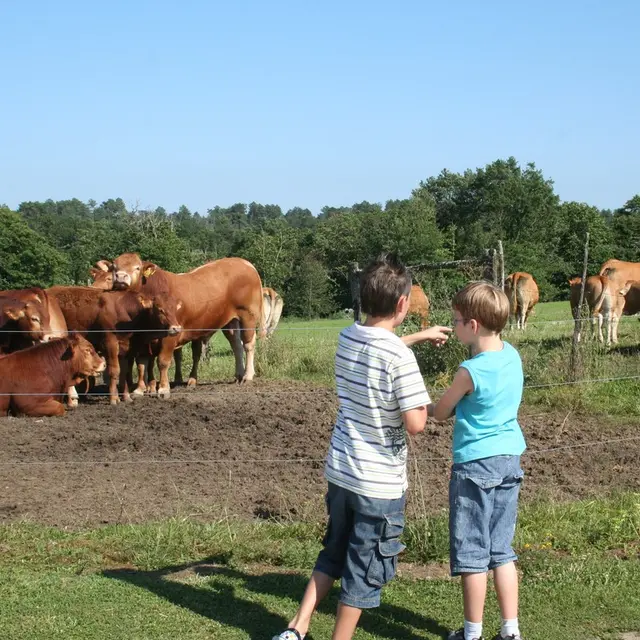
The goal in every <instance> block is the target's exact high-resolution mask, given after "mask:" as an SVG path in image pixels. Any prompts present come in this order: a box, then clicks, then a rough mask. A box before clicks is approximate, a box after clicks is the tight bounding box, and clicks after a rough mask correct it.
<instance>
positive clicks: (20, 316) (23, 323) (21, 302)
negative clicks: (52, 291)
mask: <svg viewBox="0 0 640 640" xmlns="http://www.w3.org/2000/svg"><path fill="white" fill-rule="evenodd" d="M7 324H12V325H13V329H14V331H16V332H17V333H19V334H20V335H21V337H23V338H24V339H25V340H30V341H32V342H46V341H47V340H48V339H49V338H50V337H51V336H50V335H49V334H50V331H49V329H50V327H49V310H48V308H47V304H46V300H44V299H43V294H42V293H36V292H30V293H26V294H24V295H21V296H20V297H19V298H4V299H2V300H0V326H4V325H7ZM5 330H10V329H7V328H6V327H5Z"/></svg>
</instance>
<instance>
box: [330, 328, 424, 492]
mask: <svg viewBox="0 0 640 640" xmlns="http://www.w3.org/2000/svg"><path fill="white" fill-rule="evenodd" d="M335 370H336V387H337V392H338V400H339V409H338V417H337V419H336V423H335V426H334V428H333V435H332V436H331V445H330V447H329V454H328V456H327V461H326V465H325V478H326V479H327V480H328V481H329V482H332V483H333V484H336V485H338V486H340V487H344V488H345V489H349V490H351V491H353V492H354V493H358V494H360V495H363V496H367V497H370V498H383V499H394V498H399V497H400V496H402V494H403V493H404V492H405V490H406V488H407V440H406V431H405V427H404V423H403V421H402V413H403V412H405V411H409V410H410V409H415V408H417V407H422V406H424V405H426V404H429V403H430V402H431V400H430V398H429V394H428V393H427V390H426V388H425V386H424V381H423V379H422V375H421V374H420V369H419V368H418V363H417V362H416V358H415V356H414V355H413V352H412V351H411V350H410V349H409V348H408V347H407V346H406V345H405V344H404V343H403V342H402V340H400V338H398V336H396V335H395V334H394V333H392V332H390V331H387V330H386V329H382V328H379V327H365V326H363V325H360V324H353V325H351V326H350V327H347V328H346V329H344V330H343V331H342V332H341V333H340V337H339V339H338V349H337V351H336V362H335Z"/></svg>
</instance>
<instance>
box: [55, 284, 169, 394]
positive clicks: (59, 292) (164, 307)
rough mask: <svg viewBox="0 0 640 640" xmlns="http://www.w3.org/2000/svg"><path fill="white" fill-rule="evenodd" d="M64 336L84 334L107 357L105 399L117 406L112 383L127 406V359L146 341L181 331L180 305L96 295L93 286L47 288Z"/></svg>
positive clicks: (123, 294)
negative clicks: (60, 314) (55, 302)
mask: <svg viewBox="0 0 640 640" xmlns="http://www.w3.org/2000/svg"><path fill="white" fill-rule="evenodd" d="M48 291H49V293H50V295H51V296H53V297H55V298H56V299H57V300H58V303H59V305H60V308H61V309H62V312H63V313H64V316H65V318H66V321H67V325H68V327H69V330H70V331H76V332H79V333H80V334H82V335H86V336H87V338H88V339H89V340H90V341H91V342H92V343H93V345H94V346H95V347H96V348H98V349H99V350H100V351H102V352H104V353H105V354H106V357H107V371H108V374H109V397H110V401H111V404H117V403H118V402H119V401H120V399H119V396H118V381H119V382H120V385H121V388H122V391H123V395H124V399H125V400H126V401H130V400H131V398H130V395H129V387H130V386H132V379H131V367H132V366H133V357H134V356H135V354H136V353H138V352H139V351H140V350H141V349H142V348H143V347H144V345H147V344H148V343H149V342H150V341H152V340H154V339H156V338H158V337H162V336H165V335H167V334H169V335H177V334H178V333H180V331H181V327H180V326H179V324H178V320H177V318H176V316H177V314H178V311H179V308H180V302H176V301H175V300H174V299H173V298H171V297H169V296H165V295H162V294H158V295H155V296H150V295H148V294H143V293H138V292H135V291H101V290H100V289H95V288H93V287H52V288H51V289H49V290H48Z"/></svg>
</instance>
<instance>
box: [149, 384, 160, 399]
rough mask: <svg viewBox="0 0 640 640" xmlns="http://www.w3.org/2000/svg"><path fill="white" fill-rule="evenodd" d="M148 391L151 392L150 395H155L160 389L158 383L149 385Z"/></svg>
mask: <svg viewBox="0 0 640 640" xmlns="http://www.w3.org/2000/svg"><path fill="white" fill-rule="evenodd" d="M147 392H148V393H149V395H150V396H155V395H157V393H158V389H157V385H155V384H150V385H149V386H148V387H147Z"/></svg>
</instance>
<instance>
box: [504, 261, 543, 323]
mask: <svg viewBox="0 0 640 640" xmlns="http://www.w3.org/2000/svg"><path fill="white" fill-rule="evenodd" d="M504 292H505V294H506V295H507V298H509V304H510V307H511V310H510V314H509V325H512V323H513V320H512V317H515V319H516V327H517V328H518V329H522V330H524V329H526V328H527V321H528V319H529V315H530V314H531V312H532V311H533V307H535V306H536V304H538V300H539V299H540V294H539V293H538V285H537V284H536V281H535V280H534V279H533V276H532V275H531V274H530V273H524V272H523V271H517V272H516V273H512V274H510V275H509V276H508V277H507V278H506V279H505V281H504Z"/></svg>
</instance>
